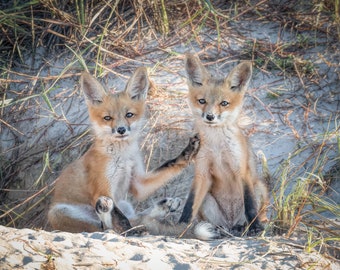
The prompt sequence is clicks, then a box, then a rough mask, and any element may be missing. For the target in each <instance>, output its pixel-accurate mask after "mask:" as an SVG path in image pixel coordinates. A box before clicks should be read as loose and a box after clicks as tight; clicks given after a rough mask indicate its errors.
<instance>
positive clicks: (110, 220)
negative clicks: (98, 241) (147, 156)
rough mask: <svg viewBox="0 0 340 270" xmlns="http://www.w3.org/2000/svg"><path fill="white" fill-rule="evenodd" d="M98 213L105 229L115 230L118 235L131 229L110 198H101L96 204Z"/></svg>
mask: <svg viewBox="0 0 340 270" xmlns="http://www.w3.org/2000/svg"><path fill="white" fill-rule="evenodd" d="M96 213H97V215H98V217H99V219H100V221H101V222H102V225H103V229H104V230H106V229H113V230H114V231H116V232H118V233H122V232H125V231H127V230H129V229H131V225H130V222H129V220H128V219H127V218H126V216H125V215H124V214H123V213H122V212H121V211H120V210H119V208H118V207H116V206H115V205H114V203H113V200H112V199H111V198H110V197H106V196H100V197H99V198H98V200H97V202H96Z"/></svg>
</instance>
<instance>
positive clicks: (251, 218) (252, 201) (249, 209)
mask: <svg viewBox="0 0 340 270" xmlns="http://www.w3.org/2000/svg"><path fill="white" fill-rule="evenodd" d="M258 207H259V206H258V205H257V201H256V198H255V192H254V187H253V186H252V185H250V184H247V183H245V185H244V208H245V216H246V218H247V221H248V223H249V224H250V227H249V231H250V232H251V233H258V232H261V231H263V229H264V228H263V226H262V224H261V222H260V217H259V212H258Z"/></svg>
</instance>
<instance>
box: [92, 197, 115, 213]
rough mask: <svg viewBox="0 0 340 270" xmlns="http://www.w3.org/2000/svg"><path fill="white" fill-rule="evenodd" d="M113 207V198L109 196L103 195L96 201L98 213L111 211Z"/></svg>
mask: <svg viewBox="0 0 340 270" xmlns="http://www.w3.org/2000/svg"><path fill="white" fill-rule="evenodd" d="M112 209H113V200H112V199H111V198H109V197H105V196H101V197H99V198H98V200H97V202H96V212H97V213H98V214H102V213H107V212H111V211H112Z"/></svg>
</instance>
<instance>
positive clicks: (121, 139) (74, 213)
mask: <svg viewBox="0 0 340 270" xmlns="http://www.w3.org/2000/svg"><path fill="white" fill-rule="evenodd" d="M80 82H81V88H82V90H83V92H84V94H85V98H86V103H87V107H88V111H89V116H90V121H91V124H92V128H93V131H94V136H95V139H94V143H93V145H92V146H91V147H90V148H89V150H88V151H87V152H86V153H85V154H84V155H83V156H82V157H81V158H80V159H78V160H76V161H74V162H73V163H71V164H70V165H69V166H68V167H67V168H66V169H65V170H64V171H63V172H62V173H61V175H60V176H59V178H58V179H57V181H56V186H55V191H54V196H53V199H52V204H51V207H50V209H49V213H48V220H49V223H50V224H51V225H52V227H53V229H55V230H63V231H69V232H82V231H87V232H93V231H101V230H103V229H114V230H116V231H117V232H123V231H125V230H128V229H130V228H131V225H130V222H129V220H128V219H127V218H126V217H125V214H124V213H122V212H121V211H120V209H119V205H120V204H124V200H125V199H126V197H127V194H128V192H131V193H132V194H133V195H134V196H135V197H136V198H137V199H145V198H146V197H148V196H149V195H150V194H151V193H153V192H154V191H155V190H157V189H158V188H160V187H161V186H163V185H165V184H166V183H167V182H168V181H169V180H170V179H171V178H172V177H173V176H175V175H176V174H178V173H179V172H180V171H181V170H182V169H183V168H184V167H185V166H187V165H188V163H189V161H190V160H191V158H192V156H193V155H195V154H196V152H197V149H198V146H199V140H198V139H197V137H193V138H191V140H190V142H189V144H188V146H187V147H186V148H185V149H184V150H183V152H182V153H181V154H180V155H179V156H178V157H177V158H175V159H173V160H170V161H168V162H166V163H165V164H163V165H162V166H160V167H159V168H158V169H156V170H154V171H152V172H149V173H147V174H145V171H144V166H143V162H142V157H141V154H140V149H139V146H138V138H139V133H140V130H141V128H142V126H143V123H144V110H145V99H146V95H147V91H148V88H149V81H148V76H147V71H146V68H138V69H137V70H136V71H135V73H134V74H133V76H132V77H131V78H130V80H129V81H128V83H127V86H126V88H125V90H124V91H122V92H119V93H115V94H111V93H108V92H106V91H105V90H104V88H103V87H102V86H101V84H100V83H99V82H98V81H97V80H96V79H95V78H93V77H92V76H91V75H89V74H88V73H86V72H84V73H83V74H82V76H81V80H80ZM108 202H109V203H111V204H110V211H102V210H103V207H104V208H105V205H106V204H107V203H108Z"/></svg>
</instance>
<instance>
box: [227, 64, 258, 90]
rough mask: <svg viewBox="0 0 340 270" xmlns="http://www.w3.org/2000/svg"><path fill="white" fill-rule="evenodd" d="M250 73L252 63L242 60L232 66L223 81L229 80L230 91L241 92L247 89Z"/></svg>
mask: <svg viewBox="0 0 340 270" xmlns="http://www.w3.org/2000/svg"><path fill="white" fill-rule="evenodd" d="M251 75H252V64H251V62H250V61H244V62H242V63H240V64H238V65H237V66H236V67H234V69H233V70H232V71H231V72H230V74H229V75H228V77H227V78H226V79H225V82H226V81H229V82H230V88H231V90H232V91H235V92H241V91H243V90H246V89H247V87H248V84H249V81H250V78H251Z"/></svg>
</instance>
